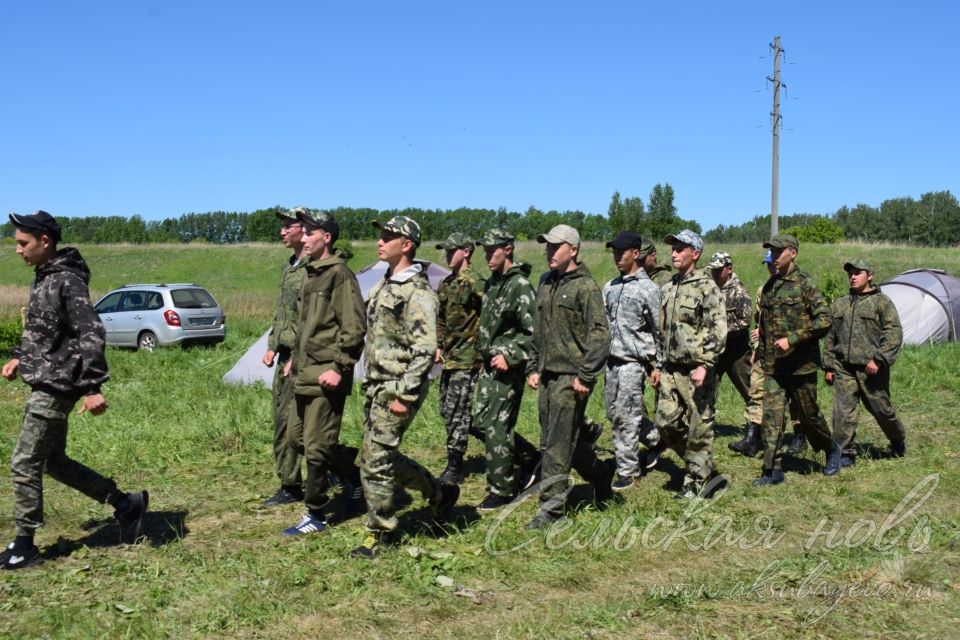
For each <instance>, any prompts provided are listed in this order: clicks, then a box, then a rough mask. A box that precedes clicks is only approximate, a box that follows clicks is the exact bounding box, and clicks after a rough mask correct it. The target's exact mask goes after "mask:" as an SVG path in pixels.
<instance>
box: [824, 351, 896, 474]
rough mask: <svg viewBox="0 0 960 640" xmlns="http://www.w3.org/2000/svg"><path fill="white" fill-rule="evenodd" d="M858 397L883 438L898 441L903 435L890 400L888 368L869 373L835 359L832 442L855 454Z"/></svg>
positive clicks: (861, 368) (858, 410) (848, 452)
mask: <svg viewBox="0 0 960 640" xmlns="http://www.w3.org/2000/svg"><path fill="white" fill-rule="evenodd" d="M861 401H862V402H863V406H865V407H866V408H867V411H869V412H870V415H872V416H873V417H874V419H875V420H876V421H877V424H878V425H880V428H881V429H882V430H883V434H884V435H885V436H887V439H889V440H890V441H891V442H900V441H901V440H903V439H904V438H906V437H907V432H906V429H904V427H903V423H902V422H901V421H900V418H898V417H897V411H896V409H894V408H893V403H891V402H890V369H888V368H887V367H883V368H881V369H880V371H878V372H877V373H875V374H873V375H872V376H870V375H867V372H866V370H865V369H864V368H863V367H852V366H849V365H843V364H841V363H838V364H837V367H836V370H835V371H834V376H833V444H835V445H840V446H841V447H843V450H844V453H847V454H851V455H856V447H855V446H854V438H855V437H856V435H857V420H858V418H859V414H860V402H861Z"/></svg>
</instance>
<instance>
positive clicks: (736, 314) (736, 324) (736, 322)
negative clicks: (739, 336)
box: [720, 273, 753, 335]
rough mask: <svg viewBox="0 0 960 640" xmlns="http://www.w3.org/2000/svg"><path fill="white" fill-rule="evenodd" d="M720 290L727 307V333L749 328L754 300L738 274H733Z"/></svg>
mask: <svg viewBox="0 0 960 640" xmlns="http://www.w3.org/2000/svg"><path fill="white" fill-rule="evenodd" d="M720 291H721V293H723V298H724V304H725V305H726V309H727V334H728V335H729V334H732V333H737V332H739V331H746V330H747V329H749V328H750V315H751V313H752V311H753V301H751V300H750V293H749V292H748V291H747V288H746V287H745V286H743V283H742V282H740V278H738V277H737V274H735V273H734V274H732V275H731V276H730V279H729V280H727V283H726V284H725V285H723V286H722V287H720Z"/></svg>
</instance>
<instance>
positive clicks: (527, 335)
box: [507, 283, 542, 376]
mask: <svg viewBox="0 0 960 640" xmlns="http://www.w3.org/2000/svg"><path fill="white" fill-rule="evenodd" d="M525 291H526V293H525V294H524V298H525V299H528V300H529V303H525V304H524V309H525V311H524V314H523V318H521V319H520V323H519V326H521V327H522V328H523V334H524V346H525V348H526V352H527V355H528V358H527V375H528V376H529V375H530V374H532V373H538V372H539V371H540V345H539V344H538V336H537V332H538V331H539V330H540V327H539V324H540V322H541V320H542V319H541V318H540V316H539V314H538V313H537V297H538V296H539V294H540V291H539V289H538V290H537V291H536V292H534V290H533V285H529V283H528V286H527V288H526V289H525ZM507 363H508V364H510V358H509V356H508V357H507ZM511 366H513V365H511Z"/></svg>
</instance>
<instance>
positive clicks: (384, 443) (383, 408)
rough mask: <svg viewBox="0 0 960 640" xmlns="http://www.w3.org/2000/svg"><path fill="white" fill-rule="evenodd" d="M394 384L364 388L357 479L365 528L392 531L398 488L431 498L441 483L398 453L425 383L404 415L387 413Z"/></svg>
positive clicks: (395, 526) (373, 385)
mask: <svg viewBox="0 0 960 640" xmlns="http://www.w3.org/2000/svg"><path fill="white" fill-rule="evenodd" d="M396 386H397V383H396V382H381V383H376V384H371V385H366V384H365V385H364V398H363V419H364V422H363V448H362V450H361V452H360V480H361V482H362V483H363V493H364V496H365V497H366V499H367V521H366V526H367V529H369V530H371V531H387V532H389V531H393V530H395V529H396V528H397V517H396V516H395V515H394V514H395V513H396V507H395V506H394V502H393V493H394V489H395V488H396V487H397V485H401V486H403V487H405V488H407V489H413V490H416V491H419V492H420V493H421V494H422V495H423V497H424V498H427V499H429V498H431V497H433V496H434V495H435V494H436V493H437V491H439V489H440V483H439V482H438V481H437V480H436V479H435V478H434V477H433V476H432V475H431V474H430V472H429V471H427V469H426V468H425V467H423V466H422V465H421V464H419V463H417V462H415V461H413V460H411V459H410V458H408V457H407V456H405V455H403V454H402V453H400V442H401V441H402V440H403V434H404V433H406V431H407V428H408V427H409V426H410V424H411V423H412V422H413V418H414V416H416V414H417V411H418V410H419V409H420V405H421V404H423V400H424V398H425V397H426V395H427V384H426V383H424V385H423V388H422V389H421V392H420V397H419V398H418V399H417V402H416V403H415V404H414V405H412V406H410V407H409V411H408V412H407V415H405V416H402V417H401V416H397V415H394V414H393V413H391V412H390V408H389V407H390V403H391V402H392V401H393V399H394V398H395V397H396Z"/></svg>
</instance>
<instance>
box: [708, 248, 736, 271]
mask: <svg viewBox="0 0 960 640" xmlns="http://www.w3.org/2000/svg"><path fill="white" fill-rule="evenodd" d="M707 266H708V267H709V268H711V269H722V268H724V267H732V266H733V258H731V257H730V254H729V253H727V252H726V251H717V252H716V253H715V254H713V257H711V258H710V262H709V264H707Z"/></svg>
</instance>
